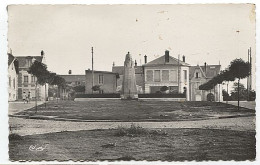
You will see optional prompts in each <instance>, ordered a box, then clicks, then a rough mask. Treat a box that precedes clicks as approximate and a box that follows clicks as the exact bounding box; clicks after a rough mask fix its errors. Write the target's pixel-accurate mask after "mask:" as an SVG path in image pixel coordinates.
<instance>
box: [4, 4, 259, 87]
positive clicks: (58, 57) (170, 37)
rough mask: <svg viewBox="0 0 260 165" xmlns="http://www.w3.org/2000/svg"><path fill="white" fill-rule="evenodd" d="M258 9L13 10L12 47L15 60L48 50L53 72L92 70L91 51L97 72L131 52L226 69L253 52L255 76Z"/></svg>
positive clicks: (87, 7)
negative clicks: (248, 52)
mask: <svg viewBox="0 0 260 165" xmlns="http://www.w3.org/2000/svg"><path fill="white" fill-rule="evenodd" d="M254 10H255V6H254V5H250V4H214V5H209V4H208V5H206V4H205V5H198V4H196V5H187V4H186V5H11V6H9V7H8V48H9V50H10V49H12V53H13V55H14V56H33V55H40V51H41V50H44V51H45V55H46V61H47V66H48V70H50V71H53V72H56V73H58V74H68V70H72V74H84V70H86V69H88V68H90V69H91V47H93V48H94V70H103V71H111V70H112V64H113V62H115V65H116V66H122V65H123V63H124V58H125V55H126V54H127V52H130V54H131V55H132V57H133V60H137V63H138V65H141V64H144V57H143V56H144V55H147V58H148V62H149V61H151V60H153V59H155V58H157V57H159V56H162V55H164V51H165V50H169V51H170V55H171V56H173V57H175V58H178V55H180V57H181V56H182V55H185V56H186V62H187V63H188V64H190V65H197V64H199V65H203V64H204V62H206V63H207V64H212V65H214V64H219V63H220V64H221V66H222V69H225V68H226V67H228V65H229V64H230V62H231V61H232V60H233V59H235V58H242V59H244V60H247V58H248V55H247V51H248V48H249V47H252V58H253V59H252V63H253V75H254V73H255V72H254V71H255V65H254V63H255V11H254ZM238 31H239V32H238ZM253 81H255V77H253ZM253 86H255V84H253ZM253 88H255V87H253Z"/></svg>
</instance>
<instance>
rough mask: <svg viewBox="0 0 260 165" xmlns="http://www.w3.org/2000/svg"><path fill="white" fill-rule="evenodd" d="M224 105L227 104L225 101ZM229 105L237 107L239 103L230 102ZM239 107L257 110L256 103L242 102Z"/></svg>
mask: <svg viewBox="0 0 260 165" xmlns="http://www.w3.org/2000/svg"><path fill="white" fill-rule="evenodd" d="M223 103H226V101H223ZM228 104H231V105H235V106H237V101H228ZM239 106H240V107H244V108H248V109H255V107H256V102H255V101H240V102H239Z"/></svg>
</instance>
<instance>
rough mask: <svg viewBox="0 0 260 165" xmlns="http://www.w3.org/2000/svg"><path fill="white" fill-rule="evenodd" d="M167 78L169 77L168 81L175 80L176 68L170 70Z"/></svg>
mask: <svg viewBox="0 0 260 165" xmlns="http://www.w3.org/2000/svg"><path fill="white" fill-rule="evenodd" d="M169 79H170V81H173V82H177V71H176V70H170V75H169Z"/></svg>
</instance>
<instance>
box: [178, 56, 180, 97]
mask: <svg viewBox="0 0 260 165" xmlns="http://www.w3.org/2000/svg"><path fill="white" fill-rule="evenodd" d="M178 93H180V55H179V54H178Z"/></svg>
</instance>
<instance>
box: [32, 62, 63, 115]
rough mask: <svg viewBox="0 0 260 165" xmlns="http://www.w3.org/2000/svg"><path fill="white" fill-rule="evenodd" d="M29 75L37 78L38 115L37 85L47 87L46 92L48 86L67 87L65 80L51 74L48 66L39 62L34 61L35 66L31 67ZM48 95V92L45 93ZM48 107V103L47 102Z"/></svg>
mask: <svg viewBox="0 0 260 165" xmlns="http://www.w3.org/2000/svg"><path fill="white" fill-rule="evenodd" d="M28 73H29V74H32V75H33V76H35V77H36V78H37V80H36V84H35V96H36V98H35V110H36V111H35V112H36V113H37V85H38V84H40V85H45V91H46V84H47V83H48V84H50V85H57V86H58V87H60V88H64V87H65V86H66V84H65V80H64V78H62V77H60V76H58V75H56V73H52V72H49V71H48V70H47V65H45V64H43V63H42V62H39V61H34V62H33V64H32V65H31V66H30V68H29V70H28ZM45 93H46V92H45ZM45 101H46V100H45ZM45 107H46V102H45Z"/></svg>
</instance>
